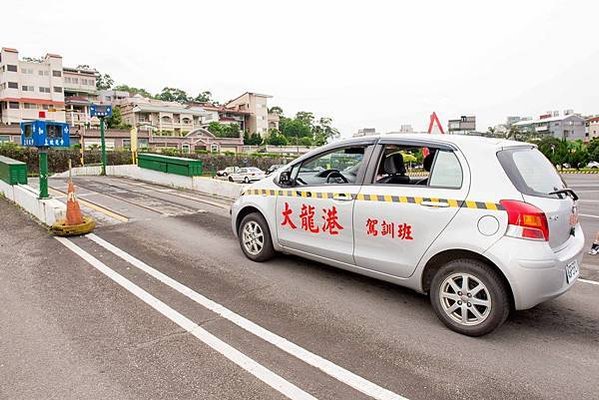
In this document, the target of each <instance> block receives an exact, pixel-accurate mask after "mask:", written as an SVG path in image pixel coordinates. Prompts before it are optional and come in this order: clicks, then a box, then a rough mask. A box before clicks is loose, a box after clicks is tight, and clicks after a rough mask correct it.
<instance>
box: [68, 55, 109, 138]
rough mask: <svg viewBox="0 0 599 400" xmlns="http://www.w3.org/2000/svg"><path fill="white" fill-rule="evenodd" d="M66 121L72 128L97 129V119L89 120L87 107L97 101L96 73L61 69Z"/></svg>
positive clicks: (98, 123)
mask: <svg viewBox="0 0 599 400" xmlns="http://www.w3.org/2000/svg"><path fill="white" fill-rule="evenodd" d="M62 72H63V79H64V83H63V85H64V102H65V107H64V108H65V113H66V121H67V123H69V125H71V126H72V127H73V128H75V129H77V128H86V127H87V128H90V127H99V126H100V121H99V120H98V119H97V118H90V116H89V106H90V105H91V104H93V103H95V102H96V101H97V100H98V91H97V90H96V79H97V74H98V73H97V72H96V71H95V70H89V69H82V68H68V67H63V69H62Z"/></svg>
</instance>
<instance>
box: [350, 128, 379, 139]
mask: <svg viewBox="0 0 599 400" xmlns="http://www.w3.org/2000/svg"><path fill="white" fill-rule="evenodd" d="M376 134H377V133H376V128H362V129H358V132H356V133H354V137H360V136H373V135H376Z"/></svg>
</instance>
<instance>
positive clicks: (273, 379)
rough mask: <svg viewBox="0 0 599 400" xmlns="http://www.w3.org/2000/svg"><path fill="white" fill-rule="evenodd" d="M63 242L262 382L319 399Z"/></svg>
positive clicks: (293, 396)
mask: <svg viewBox="0 0 599 400" xmlns="http://www.w3.org/2000/svg"><path fill="white" fill-rule="evenodd" d="M56 240H58V241H59V242H60V243H62V244H63V245H64V246H65V247H67V248H68V249H69V250H71V251H72V252H74V253H75V254H77V255H78V256H79V257H81V258H83V259H84V260H85V261H87V262H88V263H89V264H90V265H91V266H93V267H94V268H96V269H97V270H98V271H100V272H102V273H103V274H104V275H106V276H107V277H109V278H110V279H112V280H113V281H114V282H116V283H118V284H119V285H121V286H122V287H123V288H125V289H127V290H128V291H129V292H131V293H132V294H133V295H135V296H136V297H137V298H139V299H140V300H142V301H144V302H145V303H146V304H148V305H149V306H150V307H152V308H153V309H155V310H156V311H158V312H159V313H161V314H162V315H164V316H165V317H167V318H168V319H170V320H171V321H173V322H174V323H175V324H177V325H179V326H180V327H181V328H183V329H185V330H186V331H187V332H189V333H191V334H192V335H193V336H195V337H196V338H198V339H200V340H201V341H202V342H204V343H205V344H207V345H208V346H210V347H211V348H213V349H214V350H216V351H217V352H219V353H220V354H222V355H223V356H225V357H226V358H228V359H229V360H231V361H233V362H234V363H235V364H237V365H239V366H240V367H241V368H243V369H245V370H246V371H248V372H249V373H250V374H252V375H254V376H255V377H256V378H258V379H260V380H261V381H262V382H264V383H266V384H267V385H269V386H270V387H272V388H273V389H275V390H276V391H278V392H280V393H281V394H283V395H285V396H287V397H288V398H290V399H298V400H300V399H301V400H305V399H307V400H316V398H315V397H314V396H312V395H310V394H309V393H306V392H304V391H303V390H302V389H300V388H298V387H297V386H295V385H294V384H292V383H291V382H289V381H287V380H285V379H283V378H282V377H280V376H279V375H277V374H275V373H274V372H272V371H271V370H269V369H268V368H266V367H264V366H262V365H261V364H258V363H257V362H256V361H254V360H253V359H251V358H249V357H248V356H246V355H245V354H243V353H241V352H240V351H239V350H237V349H235V348H234V347H232V346H230V345H229V344H227V343H225V342H223V341H222V340H220V339H219V338H217V337H216V336H214V335H213V334H211V333H210V332H208V331H206V330H205V329H203V328H202V327H200V326H199V325H198V324H196V323H195V322H193V321H192V320H190V319H189V318H187V317H185V316H184V315H183V314H181V313H179V312H178V311H176V310H175V309H173V308H171V307H169V306H168V305H167V304H165V303H163V302H162V301H160V300H158V299H157V298H156V297H154V296H152V295H151V294H150V293H148V292H146V291H145V290H143V289H142V288H140V287H139V286H137V285H136V284H134V283H133V282H131V281H130V280H128V279H127V278H125V277H123V276H122V275H120V274H118V273H117V272H115V271H113V270H112V269H110V268H109V267H108V266H106V264H104V263H103V262H102V261H100V260H98V259H97V258H95V257H94V256H92V255H91V254H89V253H88V252H86V251H85V250H83V249H82V248H81V247H79V246H77V245H76V244H75V243H73V242H71V241H70V240H69V239H66V238H61V237H56Z"/></svg>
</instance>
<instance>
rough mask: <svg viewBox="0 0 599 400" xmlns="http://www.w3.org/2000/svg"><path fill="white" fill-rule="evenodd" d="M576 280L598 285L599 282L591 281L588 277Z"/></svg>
mask: <svg viewBox="0 0 599 400" xmlns="http://www.w3.org/2000/svg"><path fill="white" fill-rule="evenodd" d="M578 280H579V281H580V282H583V283H590V284H591V285H597V286H599V282H597V281H592V280H590V279H582V278H578Z"/></svg>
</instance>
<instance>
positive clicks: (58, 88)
mask: <svg viewBox="0 0 599 400" xmlns="http://www.w3.org/2000/svg"><path fill="white" fill-rule="evenodd" d="M52 110H56V111H52ZM40 111H43V112H45V115H46V118H48V119H52V120H55V121H60V122H65V112H64V84H63V68H62V57H61V56H59V55H57V54H46V55H45V56H44V57H43V58H42V59H39V60H30V61H27V60H21V59H19V52H18V51H17V50H16V49H12V48H8V47H3V48H2V50H0V121H1V122H2V123H4V124H16V123H19V122H21V121H23V120H32V119H38V118H39V115H40Z"/></svg>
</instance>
